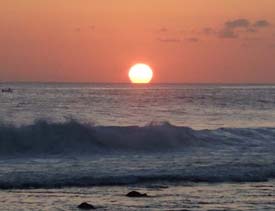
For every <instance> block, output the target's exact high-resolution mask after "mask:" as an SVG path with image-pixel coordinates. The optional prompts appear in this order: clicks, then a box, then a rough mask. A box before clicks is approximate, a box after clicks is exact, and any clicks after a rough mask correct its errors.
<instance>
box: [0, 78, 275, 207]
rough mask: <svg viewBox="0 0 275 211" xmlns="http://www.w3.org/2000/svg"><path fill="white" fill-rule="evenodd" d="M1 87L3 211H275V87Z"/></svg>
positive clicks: (162, 85)
mask: <svg viewBox="0 0 275 211" xmlns="http://www.w3.org/2000/svg"><path fill="white" fill-rule="evenodd" d="M0 86H1V88H4V87H10V88H12V89H13V92H12V93H0V196H1V197H0V198H2V199H1V200H0V202H1V203H2V208H4V210H38V209H41V207H40V206H41V204H42V205H43V206H44V209H43V210H76V208H75V204H77V203H80V202H81V201H82V200H85V199H86V200H92V201H94V202H95V204H96V205H97V207H98V208H99V209H102V210H183V209H185V210H273V209H274V208H275V204H274V201H275V200H274V198H275V195H274V190H275V189H274V187H275V182H274V178H275V125H274V119H275V86H273V85H181V84H153V85H146V86H134V85H129V84H64V83H62V84H58V83H48V84H41V83H2V84H1V85H0ZM130 190H139V191H143V192H147V193H148V194H149V195H151V196H153V198H151V199H144V200H142V201H141V200H138V201H133V200H131V199H127V198H125V197H124V195H125V193H126V192H127V191H130ZM18 199H20V200H18ZM18 206H20V207H21V208H20V209H19V208H18Z"/></svg>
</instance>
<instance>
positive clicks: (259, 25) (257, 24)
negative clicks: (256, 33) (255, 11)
mask: <svg viewBox="0 0 275 211" xmlns="http://www.w3.org/2000/svg"><path fill="white" fill-rule="evenodd" d="M253 26H254V27H256V28H265V27H269V26H271V24H270V23H269V22H268V21H267V20H258V21H256V22H255V23H254V24H253Z"/></svg>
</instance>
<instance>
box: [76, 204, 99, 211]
mask: <svg viewBox="0 0 275 211" xmlns="http://www.w3.org/2000/svg"><path fill="white" fill-rule="evenodd" d="M77 207H78V208H79V209H82V210H95V209H96V208H95V207H94V206H93V205H91V204H88V203H87V202H83V203H81V204H80V205H78V206H77Z"/></svg>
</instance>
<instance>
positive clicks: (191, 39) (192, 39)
mask: <svg viewBox="0 0 275 211" xmlns="http://www.w3.org/2000/svg"><path fill="white" fill-rule="evenodd" d="M185 40H186V41H188V42H193V43H195V42H199V39H198V38H197V37H190V38H187V39H185Z"/></svg>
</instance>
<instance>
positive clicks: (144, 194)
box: [126, 191, 148, 197]
mask: <svg viewBox="0 0 275 211" xmlns="http://www.w3.org/2000/svg"><path fill="white" fill-rule="evenodd" d="M126 196H127V197H148V195H147V194H146V193H140V192H137V191H131V192H129V193H127V195H126Z"/></svg>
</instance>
